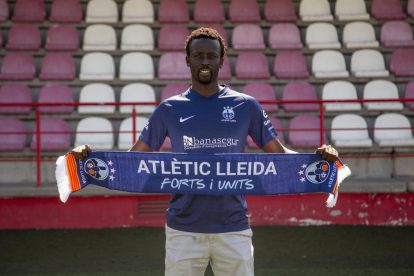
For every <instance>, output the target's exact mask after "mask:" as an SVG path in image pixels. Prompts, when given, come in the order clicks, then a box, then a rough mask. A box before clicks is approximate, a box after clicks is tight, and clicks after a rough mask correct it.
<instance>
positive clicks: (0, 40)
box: [0, 29, 3, 47]
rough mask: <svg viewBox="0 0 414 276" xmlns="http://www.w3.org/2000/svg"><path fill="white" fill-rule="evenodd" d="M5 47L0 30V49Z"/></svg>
mask: <svg viewBox="0 0 414 276" xmlns="http://www.w3.org/2000/svg"><path fill="white" fill-rule="evenodd" d="M2 46H3V32H2V31H1V29H0V47H2Z"/></svg>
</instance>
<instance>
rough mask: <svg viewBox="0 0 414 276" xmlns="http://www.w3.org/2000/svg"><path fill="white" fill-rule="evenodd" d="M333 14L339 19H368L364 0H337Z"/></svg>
mask: <svg viewBox="0 0 414 276" xmlns="http://www.w3.org/2000/svg"><path fill="white" fill-rule="evenodd" d="M335 16H336V18H337V19H338V20H339V21H355V20H369V19H370V15H369V13H367V7H366V6H365V1H364V0H337V1H336V3H335Z"/></svg>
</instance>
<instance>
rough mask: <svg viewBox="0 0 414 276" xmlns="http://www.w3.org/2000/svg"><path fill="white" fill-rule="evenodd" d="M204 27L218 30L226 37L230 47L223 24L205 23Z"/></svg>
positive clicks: (227, 45) (225, 41)
mask: <svg viewBox="0 0 414 276" xmlns="http://www.w3.org/2000/svg"><path fill="white" fill-rule="evenodd" d="M203 27H204V28H211V29H214V30H216V31H217V32H218V33H219V35H220V36H221V37H222V38H223V39H224V44H226V47H227V48H229V42H228V39H227V33H226V30H225V29H224V27H223V26H220V25H216V24H204V25H203Z"/></svg>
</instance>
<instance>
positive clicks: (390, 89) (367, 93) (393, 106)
mask: <svg viewBox="0 0 414 276" xmlns="http://www.w3.org/2000/svg"><path fill="white" fill-rule="evenodd" d="M364 99H398V88H397V86H396V85H395V83H393V82H390V81H387V80H373V81H370V82H368V83H367V84H366V85H365V87H364ZM364 106H365V107H366V108H367V110H368V111H394V110H395V111H402V110H403V108H404V105H403V104H402V103H398V102H389V103H388V102H377V103H375V102H369V103H364Z"/></svg>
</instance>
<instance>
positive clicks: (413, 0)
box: [407, 0, 414, 18]
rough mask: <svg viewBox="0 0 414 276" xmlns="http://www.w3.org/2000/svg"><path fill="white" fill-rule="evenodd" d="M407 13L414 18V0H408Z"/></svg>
mask: <svg viewBox="0 0 414 276" xmlns="http://www.w3.org/2000/svg"><path fill="white" fill-rule="evenodd" d="M407 14H408V15H409V16H411V18H414V0H408V4H407Z"/></svg>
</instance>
